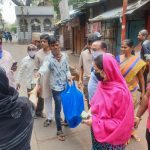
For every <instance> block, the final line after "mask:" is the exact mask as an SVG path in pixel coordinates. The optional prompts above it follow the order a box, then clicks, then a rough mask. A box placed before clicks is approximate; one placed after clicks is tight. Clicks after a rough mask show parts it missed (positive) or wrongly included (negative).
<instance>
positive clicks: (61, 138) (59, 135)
mask: <svg viewBox="0 0 150 150" xmlns="http://www.w3.org/2000/svg"><path fill="white" fill-rule="evenodd" d="M57 139H58V140H60V141H65V135H64V134H63V132H62V131H57Z"/></svg>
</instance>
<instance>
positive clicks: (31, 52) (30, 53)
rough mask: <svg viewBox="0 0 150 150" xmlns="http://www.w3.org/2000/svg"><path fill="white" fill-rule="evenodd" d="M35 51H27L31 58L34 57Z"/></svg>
mask: <svg viewBox="0 0 150 150" xmlns="http://www.w3.org/2000/svg"><path fill="white" fill-rule="evenodd" d="M35 53H36V51H29V52H28V54H29V56H30V57H31V58H34V57H35Z"/></svg>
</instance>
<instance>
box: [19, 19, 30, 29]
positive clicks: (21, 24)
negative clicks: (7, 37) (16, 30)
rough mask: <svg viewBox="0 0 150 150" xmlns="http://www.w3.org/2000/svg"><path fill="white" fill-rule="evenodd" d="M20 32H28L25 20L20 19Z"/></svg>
mask: <svg viewBox="0 0 150 150" xmlns="http://www.w3.org/2000/svg"><path fill="white" fill-rule="evenodd" d="M19 26H20V32H28V23H27V20H26V19H21V20H20V22H19Z"/></svg>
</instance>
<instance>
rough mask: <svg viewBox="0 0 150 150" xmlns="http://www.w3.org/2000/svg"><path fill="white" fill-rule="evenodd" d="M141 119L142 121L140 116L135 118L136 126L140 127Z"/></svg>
mask: <svg viewBox="0 0 150 150" xmlns="http://www.w3.org/2000/svg"><path fill="white" fill-rule="evenodd" d="M140 121H141V118H139V117H135V118H134V128H138V126H139V123H140Z"/></svg>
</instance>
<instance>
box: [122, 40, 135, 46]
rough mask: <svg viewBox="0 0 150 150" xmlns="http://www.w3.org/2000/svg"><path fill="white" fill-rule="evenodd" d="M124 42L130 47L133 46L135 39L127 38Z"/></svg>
mask: <svg viewBox="0 0 150 150" xmlns="http://www.w3.org/2000/svg"><path fill="white" fill-rule="evenodd" d="M123 42H124V43H126V44H127V45H128V46H129V47H132V46H133V41H132V40H131V39H125V40H124V41H123Z"/></svg>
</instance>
